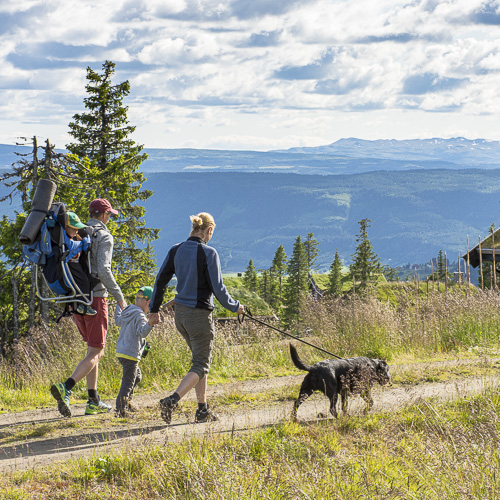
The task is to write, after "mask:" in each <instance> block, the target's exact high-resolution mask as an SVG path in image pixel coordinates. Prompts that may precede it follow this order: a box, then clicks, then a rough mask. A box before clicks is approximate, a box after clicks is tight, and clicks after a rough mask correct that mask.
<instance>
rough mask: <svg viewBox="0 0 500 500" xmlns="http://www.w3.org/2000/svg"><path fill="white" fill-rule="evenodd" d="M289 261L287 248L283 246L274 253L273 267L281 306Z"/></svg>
mask: <svg viewBox="0 0 500 500" xmlns="http://www.w3.org/2000/svg"><path fill="white" fill-rule="evenodd" d="M287 260H288V258H287V256H286V253H285V248H284V247H283V245H280V246H279V247H278V248H277V250H276V252H275V253H274V258H273V265H272V268H273V269H274V273H275V276H276V279H277V281H278V285H277V292H278V299H279V304H280V305H281V303H282V302H283V282H284V278H285V276H286V268H287Z"/></svg>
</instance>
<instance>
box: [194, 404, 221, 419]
mask: <svg viewBox="0 0 500 500" xmlns="http://www.w3.org/2000/svg"><path fill="white" fill-rule="evenodd" d="M217 420H218V418H217V415H215V413H212V410H210V408H209V407H208V405H207V407H206V408H203V409H202V410H200V409H199V408H198V409H197V410H196V414H195V416H194V421H195V423H197V424H202V423H204V422H216V421H217Z"/></svg>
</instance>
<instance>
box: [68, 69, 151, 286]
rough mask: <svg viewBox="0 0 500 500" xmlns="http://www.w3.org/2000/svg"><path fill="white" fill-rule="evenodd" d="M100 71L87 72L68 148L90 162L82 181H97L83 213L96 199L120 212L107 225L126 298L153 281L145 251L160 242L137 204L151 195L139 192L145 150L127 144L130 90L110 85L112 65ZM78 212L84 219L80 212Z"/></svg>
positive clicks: (130, 130)
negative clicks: (81, 104) (81, 106)
mask: <svg viewBox="0 0 500 500" xmlns="http://www.w3.org/2000/svg"><path fill="white" fill-rule="evenodd" d="M102 70H103V72H102V73H101V74H99V73H97V72H96V71H94V70H92V69H91V68H90V67H89V68H87V80H88V84H87V86H86V91H87V94H88V97H86V98H85V99H84V104H85V108H86V111H85V112H83V113H78V114H75V115H74V116H73V121H72V122H71V123H70V124H69V128H70V132H69V133H70V135H71V136H72V137H73V138H74V139H75V142H73V143H70V144H68V145H67V146H66V147H67V149H68V151H70V153H72V154H73V155H76V157H78V158H80V159H86V158H87V159H88V160H90V165H89V166H88V167H87V168H86V169H85V171H83V170H82V175H81V177H82V179H83V178H84V177H87V178H88V177H91V178H92V180H93V181H95V180H98V184H97V186H96V187H95V189H93V190H91V189H89V190H88V191H89V192H88V195H87V197H86V199H85V204H86V207H85V210H87V209H88V201H90V200H91V198H92V197H95V198H106V199H108V200H109V201H110V202H111V204H112V205H113V207H116V208H117V209H118V210H119V212H120V214H119V217H118V219H117V220H111V221H110V223H109V226H108V227H109V229H110V231H111V232H112V234H113V235H114V237H115V251H114V254H113V267H114V270H115V275H116V277H117V281H118V283H119V284H120V286H121V287H122V289H123V291H124V293H125V294H127V293H129V294H130V293H133V292H134V291H135V290H136V288H137V287H138V286H140V285H142V284H143V283H144V282H145V281H148V282H149V281H151V280H152V279H153V276H146V274H149V273H150V272H151V269H153V268H154V259H153V255H152V252H151V251H150V250H147V249H144V247H147V245H148V243H150V242H152V241H154V240H155V239H157V238H158V233H159V230H158V229H150V228H146V225H145V221H144V215H145V209H144V207H143V206H141V205H140V204H139V203H141V202H144V201H145V200H147V199H148V198H149V197H150V196H151V195H152V194H153V192H152V191H149V190H143V189H142V184H143V183H144V181H145V180H146V179H145V178H144V176H143V174H142V173H141V172H140V171H139V166H140V165H141V163H142V162H143V161H144V160H145V159H146V158H147V155H146V154H145V153H141V151H142V149H143V146H141V145H137V144H135V142H134V141H133V140H132V139H131V138H130V135H131V134H132V133H133V132H134V130H135V127H133V126H131V125H129V123H128V120H127V110H128V108H127V107H126V106H124V105H123V99H124V98H125V97H126V96H127V95H128V94H129V92H130V84H129V82H128V81H125V82H122V83H119V84H113V83H112V77H113V74H114V71H115V64H114V63H113V62H111V61H106V62H105V63H104V64H103V66H102ZM80 210H81V211H80V215H82V216H83V214H85V212H83V213H82V210H83V207H82V208H80Z"/></svg>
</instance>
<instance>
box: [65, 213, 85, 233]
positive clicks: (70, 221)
mask: <svg viewBox="0 0 500 500" xmlns="http://www.w3.org/2000/svg"><path fill="white" fill-rule="evenodd" d="M66 226H69V227H71V228H73V229H82V227H87V226H86V225H85V224H82V221H81V220H80V217H78V215H76V214H75V212H66Z"/></svg>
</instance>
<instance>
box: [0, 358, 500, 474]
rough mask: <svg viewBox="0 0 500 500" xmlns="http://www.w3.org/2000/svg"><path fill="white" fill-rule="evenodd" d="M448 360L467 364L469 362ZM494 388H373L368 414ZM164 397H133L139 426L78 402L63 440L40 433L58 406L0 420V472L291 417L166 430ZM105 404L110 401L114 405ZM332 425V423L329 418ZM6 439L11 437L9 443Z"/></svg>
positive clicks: (180, 421) (316, 409)
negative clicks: (88, 413)
mask: <svg viewBox="0 0 500 500" xmlns="http://www.w3.org/2000/svg"><path fill="white" fill-rule="evenodd" d="M475 362H476V363H478V362H479V361H478V360H476V361H475ZM453 363H455V364H456V363H466V364H467V363H471V361H470V360H469V361H466V362H462V361H460V362H453ZM428 365H429V366H431V365H432V364H428ZM434 365H437V363H436V364H434ZM441 365H442V364H441ZM401 369H403V368H402V367H399V370H401ZM397 370H398V368H397ZM302 379H303V375H298V376H288V377H276V378H270V379H260V380H254V381H247V382H239V383H233V384H224V385H216V386H211V387H209V398H213V397H216V396H221V395H227V394H232V393H235V392H236V393H256V394H257V393H259V392H265V391H269V390H273V391H276V390H278V391H279V390H280V389H286V388H287V387H288V388H289V387H292V386H296V385H297V384H299V383H300V382H301V380H302ZM499 385H500V374H499V375H498V376H497V375H496V374H493V375H490V376H483V377H468V378H463V379H458V380H453V381H450V382H439V383H423V384H418V385H411V386H405V387H388V388H387V387H386V388H380V387H376V388H374V390H373V399H374V401H375V404H374V407H373V409H372V411H373V412H380V411H389V410H392V409H396V408H400V407H402V406H405V405H408V404H411V403H413V402H415V401H419V400H421V399H428V398H435V399H437V400H441V401H442V400H451V399H455V398H459V397H466V396H469V395H472V394H476V393H478V392H481V391H483V390H484V389H486V388H494V387H497V386H499ZM163 396H164V394H162V395H146V396H138V397H136V399H135V401H136V403H137V404H138V406H140V407H141V408H144V411H142V412H141V415H142V417H141V418H140V419H137V421H134V418H130V419H127V420H121V419H120V420H117V419H114V417H113V416H112V415H110V414H107V415H99V416H96V417H85V416H83V413H84V405H72V409H73V414H74V415H75V416H74V417H72V419H71V420H72V423H73V422H74V423H75V427H74V428H73V429H68V430H67V432H66V431H65V435H63V436H62V437H61V436H57V437H54V436H52V437H50V436H49V437H47V436H46V437H44V436H43V434H47V432H45V431H44V429H48V428H50V430H51V432H53V428H54V427H55V428H56V429H57V426H58V423H59V422H61V423H64V422H68V420H66V419H63V418H62V417H61V416H60V415H59V413H58V412H57V410H56V409H42V410H33V411H26V412H22V413H14V414H7V415H0V440H2V441H4V444H2V445H1V446H0V473H8V472H12V471H17V470H25V469H28V468H33V467H39V466H43V465H48V464H51V463H53V462H55V461H61V460H67V459H69V458H77V457H85V456H89V455H91V454H93V453H99V454H101V453H106V452H109V451H117V450H127V449H137V448H138V447H141V446H144V445H149V444H158V445H166V444H168V443H172V442H179V441H181V440H183V439H186V438H189V437H193V436H203V435H214V434H225V433H239V432H246V431H248V430H251V429H256V428H261V427H265V426H268V425H273V424H277V423H279V422H283V421H284V420H285V419H287V418H289V416H290V412H291V407H292V402H290V401H284V402H283V401H281V402H279V401H274V402H270V403H267V404H265V405H264V404H262V402H259V401H258V399H257V402H256V403H255V404H251V405H250V404H245V405H241V406H238V407H236V408H235V409H227V408H223V407H219V408H218V409H217V410H218V415H219V420H218V421H217V422H211V423H206V424H193V423H192V418H193V416H192V414H191V412H190V413H189V414H187V413H186V414H184V413H183V412H182V411H179V412H176V413H174V417H173V420H172V424H171V425H170V426H167V425H165V423H164V422H163V421H162V420H161V418H160V416H159V411H158V410H157V403H158V400H159V398H160V397H163ZM107 402H108V403H110V404H113V403H114V402H113V401H107ZM328 407H329V402H328V401H327V399H326V398H325V397H324V396H322V395H319V394H318V395H314V396H312V397H311V398H310V399H309V400H307V401H306V402H305V403H304V404H303V405H302V406H301V407H300V408H299V412H298V419H299V421H302V422H304V421H315V420H316V419H317V418H318V414H320V413H323V414H328ZM363 408H364V406H363V402H362V400H361V399H360V398H359V397H357V398H351V399H350V402H349V413H350V414H351V415H354V414H359V413H361V412H362V411H363ZM144 414H147V418H146V419H144V416H143V415H144ZM79 423H81V424H82V425H81V427H87V428H83V429H82V428H80V429H79V427H80V426H79V425H78V424H79ZM88 423H92V424H94V426H93V428H92V429H89V428H88V425H87V424H88ZM83 424H85V425H83ZM332 425H335V422H334V421H333V420H332ZM16 429H19V431H23V432H25V434H26V435H29V436H33V435H36V434H37V432H38V435H40V437H31V438H24V439H22V438H20V437H19V436H20V435H21V432H19V433H17V434H16V432H15V431H16ZM9 436H12V437H11V438H9Z"/></svg>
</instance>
